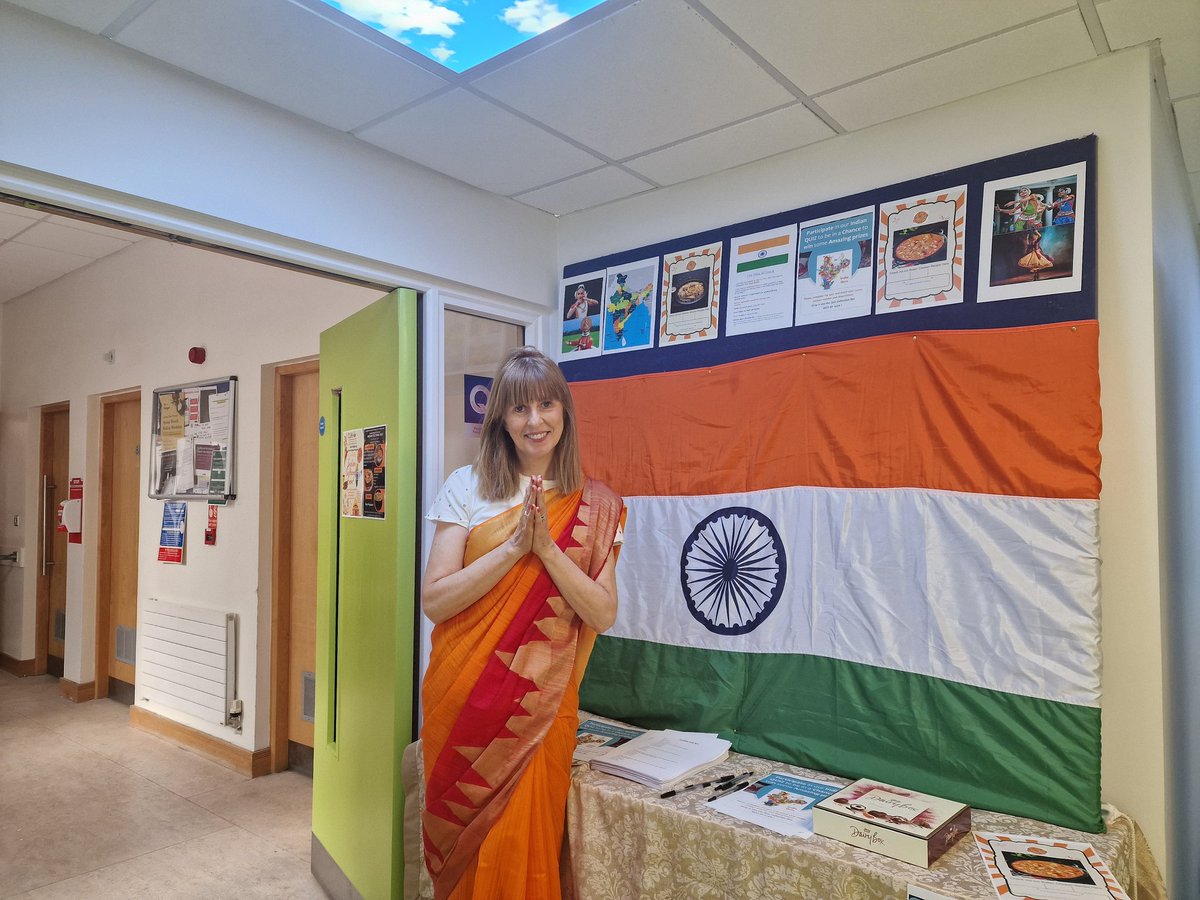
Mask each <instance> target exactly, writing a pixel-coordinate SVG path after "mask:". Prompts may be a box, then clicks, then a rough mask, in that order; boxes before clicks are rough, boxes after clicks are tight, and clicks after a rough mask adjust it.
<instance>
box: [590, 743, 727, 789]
mask: <svg viewBox="0 0 1200 900" xmlns="http://www.w3.org/2000/svg"><path fill="white" fill-rule="evenodd" d="M729 747H730V743H729V741H727V740H724V739H723V738H721V737H718V736H717V735H715V734H706V733H704V732H696V731H674V730H672V729H666V730H664V731H647V732H646V733H645V734H641V735H638V736H637V737H635V738H633V739H632V740H630V741H627V742H626V743H624V744H622V745H621V746H619V747H614V748H613V749H611V750H609V751H608V752H607V753H605V754H604V755H603V756H602V757H600V758H599V759H593V760H592V762H591V766H592V768H593V769H595V770H596V771H598V772H607V773H609V774H610V775H617V776H620V777H621V778H628V779H629V780H630V781H636V782H637V783H638V784H644V785H645V786H646V787H649V788H654V789H655V790H658V791H661V790H664V789H665V788H666V787H667V786H668V785H671V784H674V783H675V782H677V781H679V780H681V779H683V778H689V777H691V776H692V775H695V774H696V773H697V772H701V771H703V770H704V769H707V768H708V767H709V766H712V765H714V764H716V763H719V762H721V761H722V760H723V759H725V758H726V757H728V756H729Z"/></svg>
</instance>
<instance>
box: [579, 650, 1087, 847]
mask: <svg viewBox="0 0 1200 900" xmlns="http://www.w3.org/2000/svg"><path fill="white" fill-rule="evenodd" d="M746 698H755V699H754V700H753V701H750V702H747V700H746ZM579 703H580V707H581V708H582V709H585V710H588V711H590V712H594V713H597V714H599V715H604V716H610V717H612V718H616V719H621V720H624V721H627V722H632V723H634V724H636V725H641V726H643V727H648V728H677V729H680V730H687V731H716V732H720V733H721V735H722V736H723V737H725V738H728V739H730V740H732V741H733V747H734V749H735V750H737V751H739V752H741V753H748V754H750V755H753V756H762V757H766V758H768V759H776V760H780V761H782V762H790V763H794V764H796V765H801V766H807V767H810V768H814V769H817V770H820V771H823V772H830V773H832V774H836V775H843V776H845V777H847V778H877V779H879V780H880V781H883V782H887V783H889V784H894V785H898V786H901V787H906V788H909V789H912V790H917V791H923V792H925V793H929V794H933V795H935V796H939V797H946V798H948V799H952V800H958V801H960V802H963V803H969V804H970V805H972V806H975V807H979V808H981V809H990V810H995V811H997V812H1006V813H1011V814H1014V815H1019V816H1026V817H1029V818H1033V819H1039V820H1042V821H1044V822H1051V823H1053V824H1056V825H1062V826H1064V827H1067V828H1076V829H1079V830H1082V831H1090V832H1099V831H1101V830H1103V822H1102V819H1101V817H1100V769H1099V763H1098V760H1099V755H1100V754H1099V752H1098V748H1099V745H1100V710H1099V709H1096V708H1093V707H1088V706H1075V705H1072V704H1068V703H1058V702H1055V701H1051V700H1041V699H1035V698H1030V697H1022V696H1018V695H1016V694H1009V693H1004V692H1001V691H992V690H986V689H984V688H977V687H972V686H970V685H964V684H960V683H958V682H953V681H945V680H942V679H939V678H932V677H930V676H927V675H914V674H911V673H907V672H899V671H895V670H892V669H885V668H881V667H878V666H868V665H863V664H861V663H850V662H843V661H841V660H834V659H826V658H824V657H819V656H803V655H793V654H778V653H733V652H729V651H718V650H701V649H695V648H685V647H674V646H669V645H666V644H655V643H650V642H646V641H636V640H630V639H626V638H614V637H608V636H604V635H601V636H600V638H599V639H598V640H597V641H596V649H595V651H594V652H593V654H592V659H591V662H590V663H589V664H588V669H587V674H586V676H585V677H584V680H583V684H582V686H581V689H580V701H579ZM1081 748H1089V749H1087V750H1086V752H1080V751H1081Z"/></svg>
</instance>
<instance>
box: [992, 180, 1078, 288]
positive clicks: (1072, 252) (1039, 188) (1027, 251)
mask: <svg viewBox="0 0 1200 900" xmlns="http://www.w3.org/2000/svg"><path fill="white" fill-rule="evenodd" d="M1086 173H1087V163H1084V162H1079V163H1075V164H1073V165H1069V166H1060V167H1059V168H1055V169H1045V170H1043V171H1040V172H1030V173H1028V174H1025V175H1021V176H1019V177H1016V178H1004V179H1001V180H999V181H989V182H987V183H986V184H984V186H983V216H982V219H983V228H984V229H985V231H984V234H983V235H982V238H981V240H980V241H979V302H980V303H986V302H989V301H992V300H1012V299H1016V298H1020V297H1042V296H1046V295H1048V294H1064V293H1068V292H1073V291H1079V290H1082V288H1083V203H1084V189H1085V186H1086V181H1087V179H1086V177H1085V176H1086Z"/></svg>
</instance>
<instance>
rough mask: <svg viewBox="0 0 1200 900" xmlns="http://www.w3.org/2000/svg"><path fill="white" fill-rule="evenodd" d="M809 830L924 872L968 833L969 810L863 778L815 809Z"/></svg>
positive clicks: (955, 804) (950, 801)
mask: <svg viewBox="0 0 1200 900" xmlns="http://www.w3.org/2000/svg"><path fill="white" fill-rule="evenodd" d="M813 830H814V831H815V832H816V833H817V834H820V835H824V836H825V837H829V838H833V839H835V840H839V841H842V842H844V843H847V844H851V845H853V846H855V847H861V848H863V849H864V850H873V851H875V852H876V853H882V854H883V855H884V856H890V857H892V858H893V859H898V860H901V861H903V862H907V863H912V864H913V865H916V866H921V867H922V868H926V869H928V868H929V867H930V866H931V865H932V864H933V862H934V860H936V859H937V858H938V857H939V856H941V855H942V854H943V853H945V852H946V851H947V850H949V849H950V847H951V846H953V845H954V843H955V842H956V841H957V840H958V839H959V838H961V837H962V836H963V835H965V834H967V833H968V832H969V831H970V830H971V807H969V806H966V805H964V804H962V803H958V802H956V801H954V800H944V799H942V798H940V797H931V796H929V795H928V794H919V793H917V792H916V791H909V790H905V789H904V788H898V787H894V786H892V785H890V784H882V783H881V782H878V781H873V780H871V779H866V778H863V779H859V780H858V781H856V782H854V783H853V784H850V785H847V786H846V787H844V788H842V790H840V791H838V792H837V793H836V794H834V795H833V796H832V797H826V798H825V799H824V800H822V801H821V802H820V803H818V804H817V805H816V806H814V807H813Z"/></svg>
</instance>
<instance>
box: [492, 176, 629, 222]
mask: <svg viewBox="0 0 1200 900" xmlns="http://www.w3.org/2000/svg"><path fill="white" fill-rule="evenodd" d="M650 188H651V185H649V184H646V182H644V181H642V180H641V179H640V178H636V177H634V176H633V175H630V174H629V173H628V172H625V171H623V170H621V169H618V168H617V167H616V166H606V167H605V168H603V169H597V170H596V171H595V172H588V173H586V174H584V175H578V176H576V177H575V178H568V179H567V180H566V181H561V182H559V183H558V184H552V185H550V186H549V187H544V188H538V189H537V190H536V191H530V192H529V193H527V194H520V195H518V196H517V197H516V198H515V199H517V200H520V201H521V202H522V203H525V204H528V205H529V206H535V207H537V208H538V209H542V210H545V211H546V212H548V213H554V215H556V216H565V215H566V214H567V213H573V212H576V211H578V210H581V209H587V208H588V207H591V206H597V205H599V204H601V203H607V202H609V201H610V200H620V199H622V198H624V197H632V196H633V195H634V194H640V193H641V192H642V191H646V190H649V189H650Z"/></svg>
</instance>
